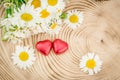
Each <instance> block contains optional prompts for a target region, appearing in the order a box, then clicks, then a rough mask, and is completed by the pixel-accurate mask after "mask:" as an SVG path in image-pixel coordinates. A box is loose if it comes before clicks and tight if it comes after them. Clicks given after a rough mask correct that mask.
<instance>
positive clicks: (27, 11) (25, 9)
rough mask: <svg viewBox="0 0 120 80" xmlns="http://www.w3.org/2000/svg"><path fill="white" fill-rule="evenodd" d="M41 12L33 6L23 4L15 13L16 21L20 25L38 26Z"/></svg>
mask: <svg viewBox="0 0 120 80" xmlns="http://www.w3.org/2000/svg"><path fill="white" fill-rule="evenodd" d="M38 17H39V14H38V13H36V11H35V9H34V7H33V6H30V5H25V4H23V5H22V6H21V9H19V10H18V11H16V10H15V13H14V22H15V25H17V26H18V27H21V26H22V27H23V26H24V27H26V26H28V27H31V26H32V27H33V26H36V23H37V22H38V20H37V19H38Z"/></svg>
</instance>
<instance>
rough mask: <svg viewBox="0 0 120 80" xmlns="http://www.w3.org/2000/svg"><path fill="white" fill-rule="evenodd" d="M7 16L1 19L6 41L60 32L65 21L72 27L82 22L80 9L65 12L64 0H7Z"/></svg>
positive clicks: (19, 40) (5, 5)
mask: <svg viewBox="0 0 120 80" xmlns="http://www.w3.org/2000/svg"><path fill="white" fill-rule="evenodd" d="M3 3H4V7H5V10H6V14H5V18H4V19H1V21H0V27H2V28H3V31H4V35H3V38H2V39H3V40H4V41H11V42H13V43H16V42H21V41H22V39H24V38H27V37H29V36H31V35H35V34H38V33H49V34H51V35H53V34H58V33H59V31H60V29H61V25H62V23H63V21H64V22H65V23H67V24H68V26H70V27H71V28H75V27H76V26H79V25H80V24H81V23H82V20H83V16H82V13H81V12H80V11H77V10H71V11H69V12H68V13H63V10H64V9H65V5H66V2H65V1H64V0H5V1H4V2H3Z"/></svg>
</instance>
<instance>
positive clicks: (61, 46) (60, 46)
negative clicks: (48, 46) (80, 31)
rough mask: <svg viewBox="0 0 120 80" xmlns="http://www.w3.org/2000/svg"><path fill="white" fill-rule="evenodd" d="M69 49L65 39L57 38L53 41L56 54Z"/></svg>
mask: <svg viewBox="0 0 120 80" xmlns="http://www.w3.org/2000/svg"><path fill="white" fill-rule="evenodd" d="M67 49H68V44H67V43H66V42H65V41H62V40H60V39H56V40H55V41H54V43H53V50H54V52H55V53H56V54H61V53H63V52H65V51H66V50H67Z"/></svg>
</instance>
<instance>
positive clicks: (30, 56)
mask: <svg viewBox="0 0 120 80" xmlns="http://www.w3.org/2000/svg"><path fill="white" fill-rule="evenodd" d="M12 60H13V63H14V64H15V65H17V66H18V67H19V68H20V69H26V68H29V67H30V66H32V64H33V62H34V61H35V60H36V57H35V54H34V49H33V48H30V47H29V46H24V47H23V46H17V47H16V50H15V53H13V55H12Z"/></svg>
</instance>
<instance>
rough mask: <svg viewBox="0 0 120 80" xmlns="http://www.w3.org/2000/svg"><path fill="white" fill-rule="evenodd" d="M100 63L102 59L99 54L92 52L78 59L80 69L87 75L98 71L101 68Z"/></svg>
mask: <svg viewBox="0 0 120 80" xmlns="http://www.w3.org/2000/svg"><path fill="white" fill-rule="evenodd" d="M101 65H102V61H101V60H100V58H99V56H98V55H95V54H94V53H88V54H87V55H85V56H83V57H82V59H81V60H80V68H81V70H82V71H84V72H86V73H88V74H89V75H93V74H96V73H98V72H99V71H100V70H101Z"/></svg>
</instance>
